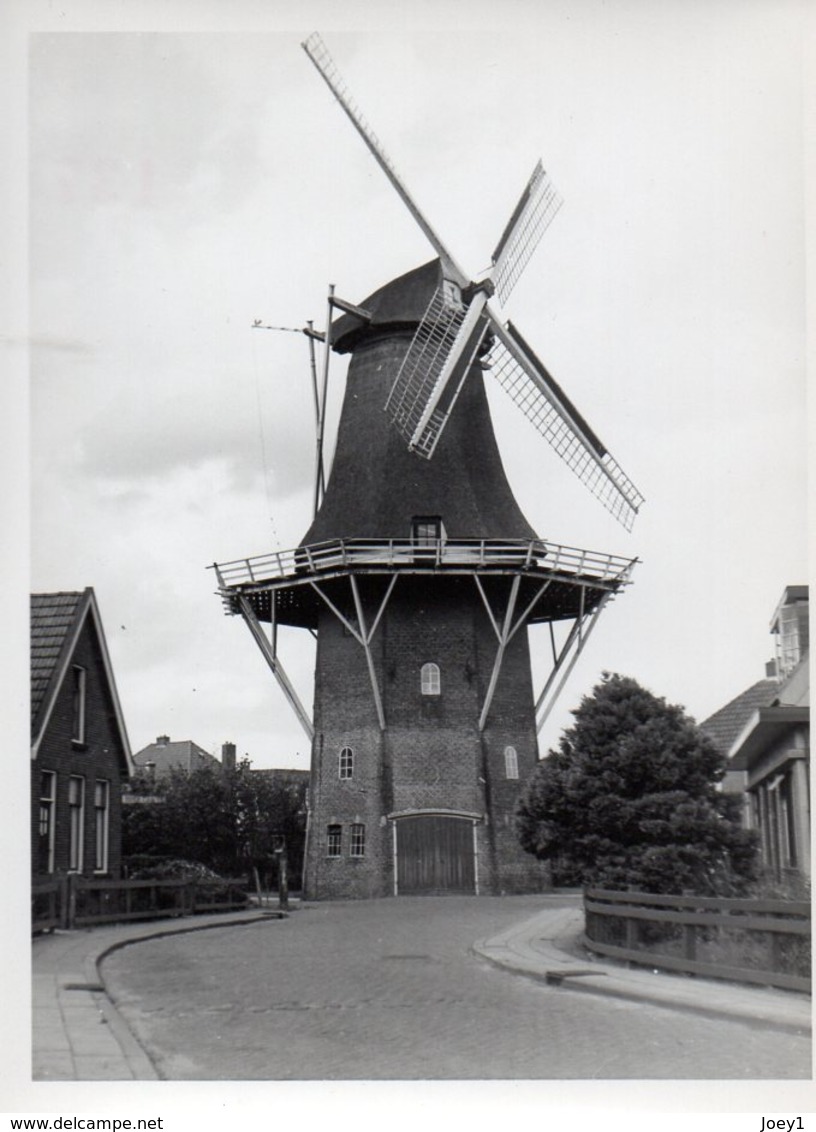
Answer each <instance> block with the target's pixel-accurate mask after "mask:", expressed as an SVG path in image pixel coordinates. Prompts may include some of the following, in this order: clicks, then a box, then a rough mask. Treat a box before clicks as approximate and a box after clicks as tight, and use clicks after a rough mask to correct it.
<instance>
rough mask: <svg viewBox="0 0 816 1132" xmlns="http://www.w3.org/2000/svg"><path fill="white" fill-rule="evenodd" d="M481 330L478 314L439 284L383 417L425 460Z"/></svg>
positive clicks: (433, 445)
mask: <svg viewBox="0 0 816 1132" xmlns="http://www.w3.org/2000/svg"><path fill="white" fill-rule="evenodd" d="M454 290H458V289H456V288H454ZM484 301H485V300H484V298H482V300H481V306H484ZM486 326H487V323H486V322H485V320H484V318H482V317H481V311H480V309H477V308H476V307H474V306H471V307H470V308H468V307H466V306H465V305H464V304H463V303H462V302H461V300H459V299H457V298H456V297H454V295H453V291H452V289H451V285H450V284H448V283H446V282H444V281H443V283H442V284H441V285H440V286H439V287H438V288H437V289H436V291H435V292H434V294H433V296H432V298H431V301H430V303H429V304H428V306H427V308H426V310H425V313H424V315H423V316H422V320H421V322H420V324H419V326H418V327H417V330H416V332H415V334H414V337H413V339H412V340H411V344H410V346H409V347H408V351H407V353H406V355H405V357H404V358H403V361H402V365H401V366H400V368H399V371H398V372H397V376H396V377H395V379H394V383H393V385H392V386H391V391H390V393H389V395H388V400H387V401H386V403H385V411H386V413H388V415H389V417H390V418H391V421H392V423H393V424H394V425H395V427H396V428H397V429H398V430H399V432H400V433H401V434H402V435H403V436H404V437H405V439H406V440H407V441H408V445H409V447H410V448H411V449H412V450H414V451H416V452H418V453H419V455H420V456H424V457H425V458H426V459H430V457H431V456H432V455H433V451H434V449H435V447H436V444H437V441H438V440H439V437H440V436H441V434H442V429H443V428H444V427H445V423H446V422H447V420H448V417H449V416H450V414H451V410H452V409H453V406H454V404H455V402H456V398H457V397H458V395H459V390H460V389H461V388H462V384H463V382H464V380H465V377H466V376H467V372H468V369H469V367H470V364H471V362H472V361H473V358H474V356H475V354H476V351H477V350H478V348H479V346H480V344H481V341H482V338H483V337H484V332H485V329H486Z"/></svg>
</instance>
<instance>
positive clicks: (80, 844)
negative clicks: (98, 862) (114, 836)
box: [68, 774, 85, 873]
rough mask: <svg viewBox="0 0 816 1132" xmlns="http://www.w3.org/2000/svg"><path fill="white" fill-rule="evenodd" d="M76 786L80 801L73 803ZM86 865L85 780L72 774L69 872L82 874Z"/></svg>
mask: <svg viewBox="0 0 816 1132" xmlns="http://www.w3.org/2000/svg"><path fill="white" fill-rule="evenodd" d="M74 786H76V789H77V793H78V795H79V801H78V802H76V801H73V799H72V795H73V793H74ZM84 864H85V779H84V778H83V776H82V775H79V774H72V775H71V777H70V778H69V779H68V872H69V873H81V872H82V868H83V865H84Z"/></svg>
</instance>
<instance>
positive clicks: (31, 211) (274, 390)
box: [25, 0, 807, 767]
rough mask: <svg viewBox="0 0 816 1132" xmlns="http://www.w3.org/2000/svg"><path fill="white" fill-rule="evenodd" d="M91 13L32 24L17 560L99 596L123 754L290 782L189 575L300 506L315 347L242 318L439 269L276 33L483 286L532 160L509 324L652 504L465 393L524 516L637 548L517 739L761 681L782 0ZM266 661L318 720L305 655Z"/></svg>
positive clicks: (770, 533)
mask: <svg viewBox="0 0 816 1132" xmlns="http://www.w3.org/2000/svg"><path fill="white" fill-rule="evenodd" d="M45 8H47V11H46V10H45ZM91 8H92V9H93V12H94V18H90V17H88V16H86V17H85V18H84V19H80V18H79V17H78V16H77V18H75V19H73V20H72V19H71V16H72V11H73V14H74V15H76V14H77V13H78V12H79V11H81V9H79V8H74V9H72V5H71V4H68V5H67V6H66V5H62V6H61V9H60V10H62V9H65V10H67V12H68V15H67V17H64V18H58V17H57V15H56V14H55V13H57V11H58V10H57V9H56V8H55V7H54V6H51V5H48V6H44V16H43V19H42V21H41V22H40V23H39V24H38V23H36V21H35V22H34V24H33V26H32V27H30V28H29V30H30V31H32V32H33V34H31V36H30V38H29V40H28V48H29V54H28V63H29V86H28V98H29V102H28V118H27V126H26V132H25V141H26V145H27V147H28V158H29V166H28V169H29V181H28V188H27V200H26V205H27V207H26V210H25V212H26V216H25V221H26V222H27V230H28V273H27V278H28V289H27V304H28V318H27V329H26V331H25V337H26V339H27V343H28V364H29V377H28V381H27V392H28V406H27V428H28V437H29V440H28V453H27V460H26V463H27V468H26V471H27V475H28V477H29V484H28V486H29V490H30V501H31V503H30V513H29V515H28V516H27V522H28V523H29V538H30V560H29V564H28V571H29V579H30V588H31V589H32V590H34V591H48V590H70V589H82V588H84V587H85V586H93V587H94V589H95V591H96V594H97V598H98V601H99V605H100V610H101V614H102V618H103V623H104V626H105V630H106V636H107V643H108V647H109V651H110V654H111V658H112V662H113V667H114V672H115V676H116V681H117V687H118V691H119V696H120V700H121V703H122V708H123V712H124V716H125V721H126V724H127V729H128V733H129V737H130V742H131V746H132V749H133V750H134V751H139V750H140V749H141V748H142V747H144V746H145V745H147V744H148V743H150V742H152V741H153V740H154V739H155V737H156V736H157V735H159V734H168V735H170V736H171V738H173V739H192V740H194V741H195V742H196V743H198V744H199V745H200V746H202V747H204V748H205V749H206V750H209V751H212V752H213V753H218V752H219V751H220V747H221V744H222V743H223V742H225V741H228V740H229V741H233V742H235V743H236V745H237V747H238V751H239V754H243V753H247V754H248V755H249V757H250V758H251V760H252V763H253V765H254V766H257V767H264V766H299V767H306V766H308V741H307V739H306V737H305V735H304V733H303V731H302V730H301V729H300V726H299V724H298V722H297V720H296V718H295V716H294V715H293V713H292V712H291V710H290V709H289V707H288V705H287V704H286V702H285V700H284V698H283V696H282V694H281V693H280V691H279V689H278V687H277V685H276V683H275V682H274V680H273V678H272V676H271V674H270V673H269V671H268V669H267V667H266V665H265V662H264V660H263V658H262V656H261V654H260V652H259V651H258V649H257V646H256V645H255V644H254V642H253V641H252V639H251V637H250V634H249V632H248V631H247V629H246V627H245V626H244V625H243V624H242V622H241V621H240V619H239V618H228V617H226V616H224V614H223V610H222V606H221V603H220V601H219V599H218V597H217V596H216V594H215V578H214V575H213V573H212V571H211V570H208V569H207V567H208V566H209V565H210V564H211V563H213V562H223V561H228V560H230V559H234V558H239V557H244V556H247V555H254V554H261V553H264V552H266V551H269V550H274V549H285V548H291V547H294V546H296V545H297V544H298V542H299V541H300V539H301V538H302V536H303V534H304V533H305V531H306V529H307V527H308V525H309V522H310V519H311V513H312V512H311V506H312V505H311V498H312V491H313V485H312V475H313V450H314V418H313V403H312V391H311V385H310V376H309V357H308V349H307V342H306V339H305V338H304V337H303V336H302V335H300V334H296V333H291V332H290V331H288V330H279V331H278V330H273V331H269V330H259V329H253V325H252V324H253V322H254V321H255V320H261V321H262V322H263V323H264V324H265V325H269V326H281V327H286V328H299V327H302V326H303V325H304V324H305V323H306V321H307V320H309V319H313V320H314V321H315V324H316V325H317V326H322V325H323V324H324V322H325V307H326V292H327V287H328V285H329V284H334V285H335V287H336V289H337V293H338V294H339V295H340V296H342V297H343V298H346V299H348V300H350V301H353V302H358V303H359V302H361V301H362V300H363V299H364V298H365V296H366V295H368V294H370V293H371V292H372V291H373V290H374V289H375V288H377V287H378V286H380V285H381V284H383V283H384V282H386V281H388V280H389V279H391V278H393V277H395V276H397V275H399V274H401V273H402V272H404V271H407V270H409V269H410V268H412V267H414V266H417V265H418V264H420V263H423V262H425V261H426V260H427V259H429V258H431V256H432V255H433V252H432V249H430V247H429V246H428V244H427V243H426V241H425V238H424V236H423V235H422V233H421V232H420V230H419V229H418V227H417V226H416V224H415V222H414V221H413V220H412V218H411V217H410V215H409V214H408V212H407V211H406V209H405V207H404V205H403V204H402V203H401V201H400V200H399V199H398V198H397V196H396V194H395V192H394V190H393V189H392V188H391V186H390V185H389V184H388V183H387V181H386V179H385V177H384V176H383V174H382V172H381V171H380V170H379V168H378V167H377V166H376V165H375V163H374V161H373V159H372V158H371V156H370V155H369V154H368V152H367V150H366V149H365V148H364V146H363V144H362V142H361V141H360V139H359V138H358V137H357V135H356V134H355V133H354V131H353V130H352V128H351V126H350V124H349V123H348V122H347V120H346V118H345V117H344V115H343V114H342V112H341V110H340V108H339V106H338V105H337V104H336V102H335V101H334V99H333V98H332V96H331V95H330V93H329V91H328V89H327V88H326V87H325V85H324V84H323V82H322V80H321V79H320V77H319V76H318V74H317V72H316V71H315V70H314V68H313V67H312V65H311V63H310V62H309V60H308V59H307V57H306V55H305V53H304V52H303V51H302V50H301V48H300V43H301V41H302V40H303V39H305V38H306V36H307V35H308V34H309V33H310V32H311V31H313V30H315V29H318V30H320V31H321V34H322V35H323V37H324V39H325V41H326V44H327V46H328V48H329V50H330V51H331V53H332V54H333V56H334V58H335V61H336V63H337V65H338V67H339V68H340V70H341V72H342V73H343V75H344V77H345V79H346V81H347V83H348V85H349V87H350V89H351V91H352V92H353V94H354V96H355V97H356V99H357V101H358V103H359V104H360V106H361V107H362V108H363V111H364V113H365V114H366V117H367V118H368V119H369V121H370V123H371V124H372V126H373V128H374V130H375V131H376V132H377V134H378V135H379V137H380V139H381V140H382V142H383V144H384V146H385V148H386V150H387V151H388V153H389V155H390V156H391V158H392V160H393V161H394V163H395V165H396V166H397V168H398V170H399V171H400V173H401V175H402V176H403V178H404V180H405V181H406V183H407V184H408V186H409V188H410V189H411V191H412V193H413V195H414V197H415V199H416V200H417V201H418V203H419V205H420V207H421V208H422V209H423V211H424V212H425V213H426V215H427V216H428V217H429V219H430V221H431V223H432V224H433V225H434V226H435V227H436V228H437V230H438V231H439V232H440V234H441V235H442V237H443V239H445V241H446V242H447V244H448V246H449V247H450V248H451V250H452V251H453V253H454V255H455V256H456V257H457V259H458V260H459V261H460V262H461V263H462V264H463V265H464V266H465V267H466V269H467V270H468V271H469V272H470V273H471V274H472V275H474V276H475V275H477V274H478V273H479V272H480V271H481V270H483V269H484V268H485V267H486V266H487V265H488V262H489V255H490V252H491V251H492V249H493V247H494V246H495V244H496V242H497V239H498V237H499V235H500V233H501V231H502V229H503V227H504V224H505V222H506V220H507V217H508V216H509V213H510V211H511V209H512V207H513V204H514V203H515V201H516V199H517V197H518V194H519V192H520V191H521V188H522V186H523V185H524V183H525V182H526V180H527V178H528V176H529V174H530V172H531V171H532V168H533V166H534V164H535V161H536V160H537V159H538V158H539V157H541V158H542V159H543V162H544V166H545V168H546V169H547V171H548V173H549V175H550V177H551V178H552V180H553V182H554V183H555V185H556V186H557V187H558V189H559V191H560V192H561V194H562V196H563V197H564V201H565V203H564V206H563V208H562V209H561V211H560V212H559V214H558V216H557V217H556V219H555V221H554V223H553V224H552V226H551V227H550V229H549V230H548V231H547V233H546V234H545V236H544V239H543V240H542V242H541V245H540V246H539V248H538V250H537V252H536V254H535V256H534V257H533V259H532V260H531V262H530V264H529V265H528V267H527V270H526V272H525V274H524V276H523V277H522V279H521V281H520V282H519V284H518V286H517V287H516V290H515V292H514V293H513V295H512V297H511V299H510V301H509V302H508V304H507V307H506V312H505V313H506V314H507V315H509V317H511V318H512V319H513V321H514V322H515V323H516V324H517V325H518V326H519V328H520V329H521V331H522V333H523V334H524V336H525V337H526V338H527V340H528V341H529V342H530V343H531V344H532V346H533V348H534V349H535V350H536V352H537V353H538V354H539V356H540V357H541V358H542V360H543V361H544V363H545V365H546V366H547V367H548V369H549V370H550V372H552V373H553V375H554V376H555V377H556V380H557V381H558V382H559V383H560V384H561V385H562V386H563V387H564V388H565V390H566V391H567V392H568V394H569V396H570V397H571V399H572V400H573V401H574V403H575V404H576V405H577V406H578V408H579V409H580V410H581V412H582V413H583V414H584V415H585V416H586V417H587V419H588V420H589V422H590V424H591V425H592V426H593V428H594V429H595V430H596V432H597V433H599V435H600V436H601V437H602V439H603V440H604V442H605V444H606V445H607V447H608V448H609V450H610V451H611V452H612V454H613V455H614V457H615V458H616V459H617V461H618V463H619V464H621V465H622V467H623V468H624V470H625V471H626V472H627V473H628V475H629V476H630V477H631V478H632V479H633V480H634V481H635V483H636V484H637V486H638V487H639V488H640V490H641V491H642V493H643V494H644V496H645V497H646V503H645V505H644V507H643V509H642V512H641V515H640V517H639V518H638V520H637V521H636V523H635V526H634V530H633V531H632V532H631V533H627V532H626V531H625V530H624V529H623V528H622V527H620V526H619V525H618V524H617V523H616V522H615V521H614V520H613V519H612V518H611V517H610V516H609V515H608V514H607V513H606V511H604V510H603V509H602V507H601V506H600V505H599V504H598V503H597V501H596V500H595V499H594V498H592V497H591V496H590V495H589V494H588V493H587V492H586V491H585V490H584V489H583V488H582V486H581V485H580V484H579V483H578V481H577V480H575V479H574V477H573V476H572V474H571V473H570V472H569V471H568V470H567V469H566V468H565V467H564V466H563V465H562V464H561V463H560V462H559V461H558V459H557V458H556V457H555V456H554V455H553V454H552V453H551V451H550V450H549V448H548V446H547V444H546V442H545V441H544V440H543V439H542V438H541V437H540V436H539V435H538V434H537V433H536V432H535V430H534V429H533V428H532V426H530V425H529V424H528V423H527V422H526V421H525V420H524V419H523V418H522V417H521V415H520V414H519V413H518V411H517V410H516V409H515V407H514V406H513V405H512V403H511V402H510V401H509V400H508V399H507V398H506V396H505V395H504V394H503V393H502V391H501V390H499V389H498V388H492V387H490V386H489V393H490V401H491V406H492V409H493V414H494V421H495V425H496V431H497V434H498V438H499V444H500V447H501V451H502V455H503V458H504V461H505V467H506V470H507V474H508V477H509V479H510V483H511V485H512V487H513V490H514V492H515V494H516V496H517V498H518V500H519V502H520V504H521V507H522V510H523V511H524V513H525V514H526V516H527V518H528V519H529V521H530V522H531V524H532V525H533V527H534V528H535V529H536V530H537V531H538V533H539V534H540V535H541V536H542V537H543V538H546V539H549V540H552V541H554V542H556V543H561V544H565V545H569V546H577V547H588V548H590V549H593V550H603V551H610V552H612V553H614V554H619V555H623V556H626V557H633V558H634V557H637V558H638V559H639V563H638V565H637V567H636V570H635V572H634V575H633V585H632V586H631V587H630V588H629V589H628V590H627V592H626V593H625V594H623V595H622V596H620V597H619V598H617V599H616V600H615V601H614V602H613V603H612V604H611V605H610V606H609V607H608V608H607V610H605V612H604V613H603V615H602V617H601V619H600V621H599V624H598V627H597V628H596V629H595V631H594V633H593V636H592V639H591V641H590V642H589V643H588V644H587V647H586V650H585V652H584V653H583V655H582V657H581V659H580V661H579V663H578V665H577V666H576V668H575V670H574V672H573V674H572V676H571V677H570V680H569V681H568V683H567V684H566V687H565V688H564V690H563V692H562V695H561V698H560V700H559V703H558V706H557V708H556V710H555V711H554V712H553V714H552V715H551V717H550V719H549V721H548V724H547V726H546V727H545V729H544V730H543V731H542V733H541V736H540V745H541V753H542V754H543V753H544V752H545V751H546V750H547V749H549V748H550V747H552V746H553V745H554V744H555V743H556V742H557V740H558V736H559V734H560V732H561V731H562V729H563V727H564V726H566V725H567V724H568V723H569V720H570V714H569V712H570V709H571V708H574V707H576V706H577V704H578V703H579V701H580V699H581V697H582V696H584V695H585V694H587V693H588V692H590V691H591V689H592V687H593V686H594V684H595V683H597V681H598V679H599V678H600V676H601V673H602V672H603V671H605V670H608V671H616V672H622V673H625V674H627V675H631V676H633V677H635V678H636V679H638V680H639V681H641V682H642V683H644V684H645V685H646V686H647V687H649V688H651V690H652V691H654V692H655V693H657V694H658V695H661V696H665V697H666V698H667V699H668V700H669V701H670V702H672V703H681V704H683V705H684V706H685V707H686V708H687V710H688V711H689V712H690V713H691V714H692V715H693V716H694V717H695V718H696V719H698V720H703V719H704V718H706V716H707V715H709V714H711V713H712V712H714V711H715V710H717V709H718V708H719V707H721V706H722V705H723V704H724V703H726V702H727V701H728V700H730V699H731V698H732V697H733V696H735V695H736V694H738V693H739V692H740V691H742V690H743V689H744V688H745V687H747V686H748V685H749V684H751V683H753V682H754V681H756V680H758V679H760V678H761V677H762V676H763V675H764V664H765V661H766V660H768V659H769V658H770V657H771V656H772V654H773V641H772V638H771V635H770V633H769V621H770V617H771V614H772V613H773V610H774V608H775V606H776V604H777V601H778V599H779V597H780V596H781V594H782V591H783V589H784V587H785V586H786V585H787V584H791V583H801V582H803V581H806V580H807V523H806V427H807V420H806V401H805V375H806V352H805V351H806V338H805V271H806V263H805V250H804V249H805V219H806V218H805V213H804V202H805V199H806V193H805V164H804V157H805V153H804V145H803V105H802V98H803V88H802V82H803V80H802V58H801V44H802V26H801V16H800V9H799V6H798V5H796V4H793V3H787V2H784V0H782V2H776V3H769V2H762V0H743V2H742V3H739V4H737V3H734V2H728V0H707V2H706V3H702V2H696V0H691V2H688V0H682V2H680V0H665V2H663V3H661V4H654V3H647V2H646V0H617V2H607V3H603V2H601V0H585V2H580V0H579V2H578V3H575V2H572V3H560V2H558V0H556V2H551V3H548V4H533V3H525V2H523V0H517V2H516V3H509V4H505V5H501V6H499V8H500V11H499V8H494V9H488V8H487V7H486V6H480V5H476V6H474V7H468V8H467V11H468V13H469V14H470V15H469V18H467V19H465V18H464V12H465V6H463V5H460V4H457V3H454V2H448V3H441V4H439V5H436V6H435V7H434V8H433V12H432V11H431V8H430V7H428V6H426V5H425V4H424V3H415V4H409V5H400V6H394V7H393V8H390V9H389V11H390V18H389V19H387V20H385V19H381V18H380V19H377V18H372V17H373V16H376V15H378V14H380V13H382V11H383V8H382V7H377V6H376V5H373V4H366V3H362V4H358V5H354V4H352V5H350V6H348V7H347V6H345V5H344V6H342V8H341V6H335V7H330V6H323V5H318V4H315V5H308V4H305V5H303V6H302V7H300V8H298V7H296V6H292V5H289V6H284V5H276V4H272V5H268V6H265V7H264V6H260V5H255V4H252V3H245V4H242V3H240V2H239V3H237V4H236V5H234V6H232V5H230V6H229V11H230V13H232V14H233V15H232V16H231V18H229V19H227V20H226V21H224V20H223V19H222V20H221V22H220V23H219V22H218V21H217V20H215V19H214V18H213V19H208V13H209V12H210V10H211V9H212V6H211V5H208V4H202V5H199V6H198V7H197V8H196V7H195V6H193V5H189V4H183V3H173V2H172V0H171V3H169V4H168V5H164V6H159V5H151V4H130V5H128V4H127V3H125V4H122V5H111V6H109V7H108V8H107V10H106V9H105V8H104V6H102V7H94V6H91ZM114 10H115V18H114V16H113V15H112V13H113V12H114ZM222 15H223V9H222ZM312 16H314V19H312V18H311V17H312ZM344 364H345V363H344V361H343V359H334V360H333V361H332V369H331V379H330V380H331V385H330V397H331V406H330V413H329V450H330V449H331V437H332V436H333V429H334V427H335V425H336V419H337V408H338V405H339V399H340V397H341V395H342V390H343V378H344ZM488 381H489V379H488ZM531 643H532V647H533V654H534V658H535V659H534V672H535V679H536V683H537V685H538V686H540V685H541V683H542V682H543V679H544V678H545V676H546V674H547V671H548V655H549V644H548V641H547V637H546V631H545V630H544V629H543V628H542V629H536V630H534V631H533V632H532V634H531ZM280 646H281V655H282V659H283V662H284V665H285V666H286V668H287V671H288V673H289V675H290V676H291V678H292V680H293V682H294V684H295V685H296V687H297V689H298V691H299V693H300V696H301V699H302V700H303V701H304V702H305V703H306V704H307V705H308V706H310V705H311V700H312V679H313V642H312V641H311V638H310V637H309V635H308V634H304V633H302V632H299V631H297V630H290V631H284V632H283V633H282V635H281V642H280Z"/></svg>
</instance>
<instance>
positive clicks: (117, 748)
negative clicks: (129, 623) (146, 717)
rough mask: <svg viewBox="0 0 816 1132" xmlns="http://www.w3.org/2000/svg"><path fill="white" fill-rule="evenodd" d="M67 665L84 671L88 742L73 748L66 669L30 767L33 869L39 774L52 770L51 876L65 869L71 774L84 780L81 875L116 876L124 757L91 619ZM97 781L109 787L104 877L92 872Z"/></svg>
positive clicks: (70, 687) (70, 693)
mask: <svg viewBox="0 0 816 1132" xmlns="http://www.w3.org/2000/svg"><path fill="white" fill-rule="evenodd" d="M71 663H72V664H76V665H80V666H81V667H83V668H85V670H86V683H85V739H86V742H85V744H84V745H83V746H82V747H77V746H76V745H75V744H74V743H73V742H72V730H73V683H72V678H71V668H70V666H69V669H68V672H67V675H66V679H65V680H64V682H63V686H62V688H61V689H60V692H59V694H58V696H57V700H56V703H55V704H54V708H53V711H52V713H51V718H50V721H49V724H48V728H47V731H46V734H45V736H44V738H43V740H42V742H41V744H40V748H39V751H38V755H37V758H36V759H35V760H33V761H32V764H31V831H32V833H31V837H32V871H33V872H35V873H36V871H37V867H38V860H37V851H38V827H39V799H40V775H41V773H42V772H43V771H53V772H55V773H56V775H57V790H56V806H55V810H56V819H55V820H56V825H55V841H54V872H55V873H65V872H67V871H68V861H69V837H70V832H69V817H68V783H69V778H70V777H71V776H72V775H78V776H81V777H83V778H84V780H85V805H84V831H83V832H84V837H83V868H82V873H83V875H86V876H93V875H106V876H111V877H118V876H119V875H120V872H121V843H122V825H121V782H122V769H121V768H122V763H123V755H122V754H121V744H120V740H119V730H118V727H117V724H116V718H115V713H114V707H113V703H112V700H111V697H110V694H109V691H108V685H107V680H106V678H105V671H104V667H103V664H102V655H101V650H100V647H99V642H98V640H97V637H96V632H95V630H94V629H93V627H92V623H91V622H90V620H88V621H86V623H85V626H84V628H83V631H82V633H81V634H80V637H79V640H78V641H77V646H76V649H75V652H74V655H73V657H72V661H71ZM97 780H105V781H107V782H108V784H109V790H108V804H109V815H110V816H109V834H108V846H109V848H108V871H107V873H105V874H95V873H94V858H95V822H94V786H95V783H96V781H97Z"/></svg>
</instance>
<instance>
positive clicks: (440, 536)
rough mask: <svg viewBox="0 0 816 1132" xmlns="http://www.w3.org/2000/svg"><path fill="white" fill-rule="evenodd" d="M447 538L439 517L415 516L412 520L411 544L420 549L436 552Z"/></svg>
mask: <svg viewBox="0 0 816 1132" xmlns="http://www.w3.org/2000/svg"><path fill="white" fill-rule="evenodd" d="M444 538H445V527H444V525H443V523H442V519H441V517H440V516H439V515H415V516H414V518H413V519H412V520H411V542H412V543H413V544H414V546H416V547H419V548H423V547H424V548H426V549H431V550H435V549H436V547H437V546H438V545H439V543H440V542H442V541H443V540H444Z"/></svg>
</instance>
